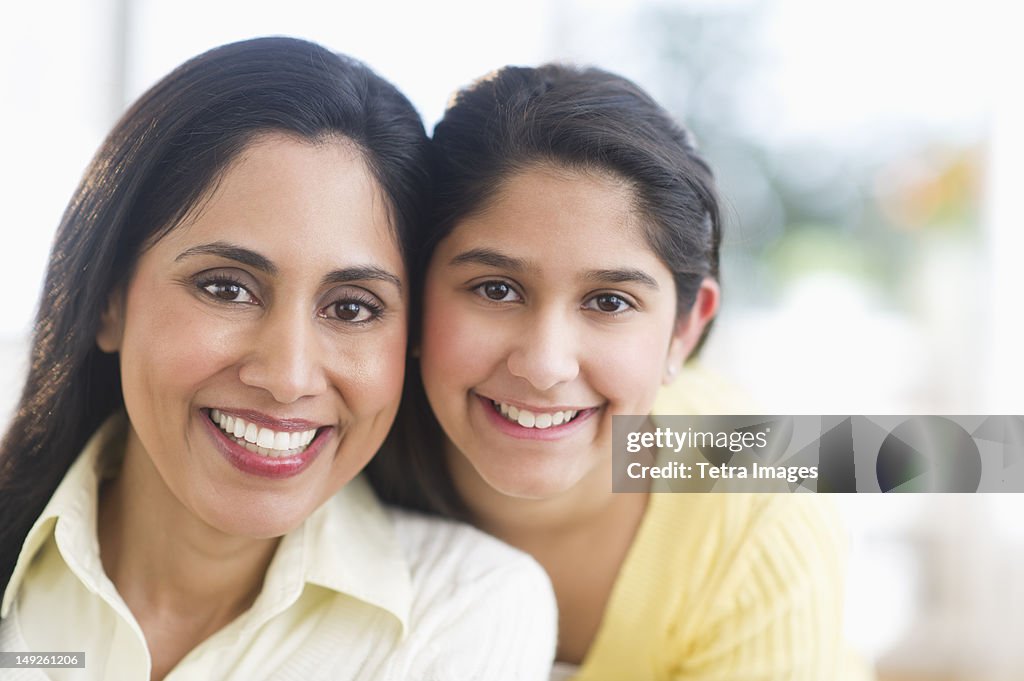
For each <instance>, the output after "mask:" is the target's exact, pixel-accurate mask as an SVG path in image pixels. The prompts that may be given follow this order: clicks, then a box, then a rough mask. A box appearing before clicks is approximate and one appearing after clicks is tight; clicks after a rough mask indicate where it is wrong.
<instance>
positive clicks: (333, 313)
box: [320, 300, 381, 324]
mask: <svg viewBox="0 0 1024 681" xmlns="http://www.w3.org/2000/svg"><path fill="white" fill-rule="evenodd" d="M380 315H381V308H380V306H378V305H374V304H371V303H370V302H369V301H363V300H339V301H338V302H336V303H331V304H330V305H328V306H327V307H325V308H324V309H323V310H322V311H321V313H320V316H321V317H325V318H329V319H337V320H338V321H341V322H350V323H355V324H360V323H363V322H369V321H373V320H374V319H377V318H378V317H380Z"/></svg>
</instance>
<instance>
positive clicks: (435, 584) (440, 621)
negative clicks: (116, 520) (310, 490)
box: [0, 418, 556, 681]
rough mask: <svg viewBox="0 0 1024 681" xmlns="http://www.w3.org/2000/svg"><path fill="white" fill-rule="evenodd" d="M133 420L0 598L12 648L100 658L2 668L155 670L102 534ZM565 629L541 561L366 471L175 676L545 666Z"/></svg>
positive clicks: (22, 673) (31, 542) (3, 631)
mask: <svg viewBox="0 0 1024 681" xmlns="http://www.w3.org/2000/svg"><path fill="white" fill-rule="evenodd" d="M123 432H124V420H123V418H122V419H117V418H115V419H112V420H110V421H108V422H107V423H106V424H105V425H104V426H103V427H102V428H101V429H100V430H99V431H98V432H97V433H96V435H95V436H94V437H93V438H92V439H91V440H90V442H89V444H88V445H87V446H86V448H85V450H84V451H83V453H82V455H81V456H80V457H79V458H78V459H77V460H76V461H75V463H74V464H73V465H72V467H71V469H70V470H69V471H68V473H67V475H66V476H65V478H64V480H63V481H62V482H61V484H60V486H59V487H58V488H57V491H56V492H55V493H54V495H53V497H52V498H51V500H50V502H49V504H48V505H47V506H46V508H45V510H44V511H43V513H42V515H41V516H40V517H39V519H38V520H37V521H36V523H35V525H34V526H33V527H32V529H31V531H30V532H29V535H28V537H27V539H26V541H25V543H24V545H23V547H22V550H21V553H20V555H19V558H18V563H17V565H16V567H15V570H14V574H13V577H12V579H11V582H10V584H9V585H8V588H7V591H6V592H5V594H4V598H3V602H2V609H0V617H2V618H3V620H2V621H0V650H4V651H24V652H32V653H38V652H58V651H66V652H71V651H78V652H82V651H84V652H85V664H86V668H85V669H84V670H83V669H46V670H27V669H19V670H11V669H5V670H0V678H2V679H8V678H9V679H12V681H13V680H15V679H26V680H28V679H54V680H58V681H60V680H64V679H125V680H129V679H130V680H136V679H138V680H145V679H149V675H150V656H149V652H148V650H147V648H146V643H145V639H144V638H143V634H142V630H141V629H140V628H139V625H138V623H137V622H136V620H135V618H134V616H133V615H132V613H131V612H130V611H129V610H128V607H127V606H126V605H125V603H124V601H123V600H122V598H121V596H120V595H119V594H118V592H117V590H116V588H115V587H114V585H113V583H112V582H111V581H110V580H109V578H108V577H107V575H106V574H105V572H104V571H103V567H102V564H101V563H100V554H99V543H98V540H97V531H96V511H97V502H98V489H99V485H100V482H101V479H102V476H103V470H104V462H105V461H108V460H109V459H110V458H112V457H113V458H116V455H117V454H118V453H119V452H120V451H121V450H122V449H123ZM140 512H145V511H144V510H143V511H140ZM555 636H556V614H555V604H554V596H553V593H552V591H551V587H550V584H549V583H548V581H547V577H546V575H545V574H544V572H543V570H542V569H541V568H540V566H538V565H537V564H536V563H535V562H533V560H532V559H530V558H529V557H528V556H526V555H525V554H522V553H520V552H518V551H516V550H515V549H512V548H510V547H508V546H505V545H504V544H501V543H500V542H498V541H497V540H495V539H493V538H491V537H488V536H486V535H484V534H482V533H480V532H477V531H476V530H473V529H471V528H469V527H466V526H462V525H458V524H456V523H451V522H447V521H442V520H436V519H428V518H425V517H422V516H419V515H415V514H411V513H406V512H402V511H396V510H388V509H385V508H383V507H382V506H381V505H380V503H379V502H378V501H377V499H376V497H375V496H374V495H373V493H372V491H371V490H370V489H369V486H368V485H367V484H366V483H365V481H363V480H362V479H361V478H357V479H356V480H354V481H353V482H351V483H349V484H348V485H347V486H346V487H345V488H344V489H342V490H341V491H340V492H339V493H338V494H337V495H335V496H334V497H333V498H331V499H330V500H328V502H327V503H325V504H324V505H323V506H322V507H320V508H319V509H318V510H317V511H315V512H314V513H313V514H312V515H311V516H310V517H309V518H308V519H307V520H306V521H305V522H304V523H303V524H302V525H301V526H300V527H299V528H297V529H296V530H294V531H293V532H291V533H289V534H288V535H286V536H285V537H284V538H283V539H282V541H281V543H280V545H279V547H278V550H277V553H276V554H275V556H274V559H273V561H272V563H271V565H270V567H269V569H268V571H267V575H266V578H265V580H264V584H263V589H262V591H261V593H260V594H259V596H258V597H257V599H256V601H255V602H254V603H253V605H252V607H251V608H250V609H249V610H248V611H246V612H245V613H243V614H242V615H241V616H239V617H238V618H237V619H235V620H234V621H233V622H231V623H230V624H229V625H227V626H226V627H225V628H223V629H221V630H220V631H218V632H217V633H216V634H214V635H213V636H211V637H210V638H208V639H207V640H205V641H203V642H202V643H201V644H200V645H199V646H197V647H196V648H195V649H193V650H192V651H191V652H190V653H189V654H188V655H186V657H185V658H184V659H182V661H181V662H180V663H179V664H178V665H177V666H176V667H175V668H174V669H173V670H172V671H171V672H170V673H169V674H168V675H167V676H166V677H165V679H166V681H192V680H198V679H216V680H218V681H233V680H236V679H237V680H239V681H241V680H242V679H244V680H246V681H249V680H252V679H301V680H302V681H311V680H313V679H352V680H362V679H367V680H368V679H395V680H396V681H397V680H399V679H401V680H403V681H405V680H417V679H422V680H424V681H427V680H430V681H435V680H436V681H446V680H449V679H451V680H453V681H454V680H463V679H465V680H469V679H495V680H498V679H500V680H502V681H505V680H510V679H542V678H546V676H547V671H548V669H549V668H550V664H551V660H552V658H553V656H554V645H555Z"/></svg>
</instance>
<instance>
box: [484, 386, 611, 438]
mask: <svg viewBox="0 0 1024 681" xmlns="http://www.w3.org/2000/svg"><path fill="white" fill-rule="evenodd" d="M475 396H476V398H477V402H478V403H479V405H480V407H481V408H482V409H483V411H484V416H485V417H486V418H487V419H488V421H489V422H490V423H491V424H492V425H494V427H495V428H497V429H498V430H499V431H500V432H502V433H504V434H505V435H510V436H512V437H514V438H517V439H520V440H541V441H544V440H561V439H562V438H564V437H568V436H570V435H572V434H573V433H575V432H576V431H578V430H579V429H580V428H583V427H584V426H585V424H586V422H587V421H589V420H590V418H591V417H592V416H593V415H594V414H596V413H597V412H598V410H599V409H600V408H599V407H590V408H588V409H582V410H579V413H578V414H577V415H576V418H574V419H573V420H572V421H569V422H568V423H563V424H561V425H558V426H550V427H548V428H526V427H525V426H521V425H519V424H518V423H513V422H512V421H509V420H508V419H507V418H505V417H504V416H502V415H501V414H500V413H499V412H498V411H497V410H496V409H495V408H494V402H493V401H492V400H491V399H490V398H487V397H484V396H483V395H479V394H477V395H475Z"/></svg>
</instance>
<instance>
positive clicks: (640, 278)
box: [583, 267, 660, 291]
mask: <svg viewBox="0 0 1024 681" xmlns="http://www.w3.org/2000/svg"><path fill="white" fill-rule="evenodd" d="M583 279H584V280H586V281H593V282H597V283H601V284H640V285H642V286H646V287H648V288H650V289H654V290H655V291H657V290H659V289H660V287H659V286H658V282H657V281H655V280H654V277H652V276H651V275H649V274H647V273H646V272H644V271H643V270H638V269H633V268H629V267H626V268H622V269H617V270H590V271H589V272H587V273H586V274H585V275H583Z"/></svg>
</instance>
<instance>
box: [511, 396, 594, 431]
mask: <svg viewBox="0 0 1024 681" xmlns="http://www.w3.org/2000/svg"><path fill="white" fill-rule="evenodd" d="M491 404H493V405H494V409H495V410H496V411H497V412H498V413H499V414H501V415H502V416H504V417H505V418H506V419H507V420H509V421H511V422H512V423H518V424H519V425H520V426H522V427H523V428H540V429H541V430H543V429H545V428H551V427H552V426H560V425H562V424H563V423H568V422H569V421H572V420H573V419H574V418H576V414H578V413H579V412H578V411H576V410H570V411H551V412H540V413H535V412H532V411H530V410H529V409H520V408H518V407H515V406H513V405H511V404H505V403H504V402H494V401H493V400H492V401H491Z"/></svg>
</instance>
